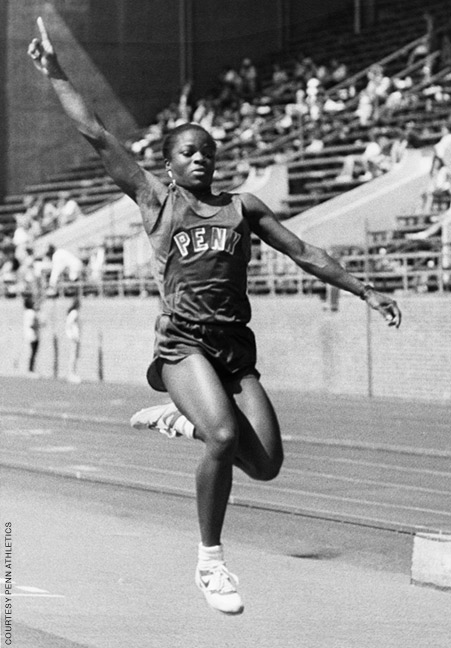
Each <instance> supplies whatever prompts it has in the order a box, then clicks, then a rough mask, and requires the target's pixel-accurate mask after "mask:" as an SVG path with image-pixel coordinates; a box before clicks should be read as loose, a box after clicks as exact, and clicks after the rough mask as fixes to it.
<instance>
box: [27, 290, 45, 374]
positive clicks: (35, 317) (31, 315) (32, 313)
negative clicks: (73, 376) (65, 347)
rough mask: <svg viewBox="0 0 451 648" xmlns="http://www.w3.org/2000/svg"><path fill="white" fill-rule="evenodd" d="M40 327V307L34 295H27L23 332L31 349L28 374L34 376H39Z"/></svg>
mask: <svg viewBox="0 0 451 648" xmlns="http://www.w3.org/2000/svg"><path fill="white" fill-rule="evenodd" d="M40 328H41V322H40V319H39V312H38V309H37V308H36V305H35V302H34V300H33V297H31V296H30V295H27V296H26V297H25V299H24V314H23V334H24V340H25V342H26V344H27V346H28V350H29V355H28V362H27V369H28V374H29V375H30V377H33V378H38V377H39V375H38V374H37V373H36V372H35V365H36V356H37V353H38V348H39V340H40Z"/></svg>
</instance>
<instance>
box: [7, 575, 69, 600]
mask: <svg viewBox="0 0 451 648" xmlns="http://www.w3.org/2000/svg"><path fill="white" fill-rule="evenodd" d="M5 583H6V580H5V579H4V578H0V584H5ZM11 585H12V586H13V589H14V591H13V592H9V593H8V594H5V593H0V598H10V597H11V596H15V597H18V596H22V597H35V598H66V597H65V596H64V595H63V594H52V593H51V592H49V591H48V590H46V589H42V588H41V587H34V586H32V585H17V584H16V582H15V581H12V582H11ZM17 590H19V591H17Z"/></svg>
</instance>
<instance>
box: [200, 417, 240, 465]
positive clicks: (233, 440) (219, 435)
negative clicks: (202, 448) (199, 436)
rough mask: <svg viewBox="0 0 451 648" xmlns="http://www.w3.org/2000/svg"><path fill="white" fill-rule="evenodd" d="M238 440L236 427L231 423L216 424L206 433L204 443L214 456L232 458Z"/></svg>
mask: <svg viewBox="0 0 451 648" xmlns="http://www.w3.org/2000/svg"><path fill="white" fill-rule="evenodd" d="M237 442H238V433H237V429H236V427H235V426H234V425H233V424H228V425H227V424H225V425H218V426H216V427H215V428H213V429H211V430H209V432H208V434H207V435H206V445H207V448H209V450H210V452H211V453H212V454H214V455H215V457H216V458H218V459H222V458H225V457H230V458H232V457H233V455H234V453H235V450H236V445H237Z"/></svg>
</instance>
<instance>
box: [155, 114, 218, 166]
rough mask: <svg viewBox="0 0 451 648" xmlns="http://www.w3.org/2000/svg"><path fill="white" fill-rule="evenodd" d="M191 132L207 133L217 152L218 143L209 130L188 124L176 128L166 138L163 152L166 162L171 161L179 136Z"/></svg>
mask: <svg viewBox="0 0 451 648" xmlns="http://www.w3.org/2000/svg"><path fill="white" fill-rule="evenodd" d="M191 130H197V131H200V132H202V133H205V134H206V135H207V136H208V137H209V139H210V141H211V144H212V145H213V146H214V149H215V150H216V142H215V140H214V139H213V137H212V136H211V134H210V133H209V132H208V131H207V130H205V128H203V126H200V125H199V124H196V123H194V122H188V123H187V124H181V125H180V126H176V127H175V128H173V129H172V130H171V132H170V133H168V135H166V137H165V138H164V140H163V147H162V151H163V158H164V159H165V160H170V159H171V155H172V150H173V148H174V146H175V143H176V141H177V139H178V137H179V135H181V134H182V133H186V132H187V131H191Z"/></svg>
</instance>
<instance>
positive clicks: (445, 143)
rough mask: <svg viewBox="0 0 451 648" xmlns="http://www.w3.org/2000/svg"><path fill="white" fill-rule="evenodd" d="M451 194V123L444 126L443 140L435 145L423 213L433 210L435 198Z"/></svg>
mask: <svg viewBox="0 0 451 648" xmlns="http://www.w3.org/2000/svg"><path fill="white" fill-rule="evenodd" d="M450 192H451V121H449V122H446V123H444V124H442V128H441V138H440V140H439V141H438V142H437V143H436V144H435V146H434V151H433V156H432V163H431V169H430V182H429V185H428V188H427V189H426V192H425V194H424V196H423V211H424V212H425V213H428V212H429V211H431V209H432V204H433V201H434V196H436V195H437V194H439V195H443V194H445V195H449V194H450Z"/></svg>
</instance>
